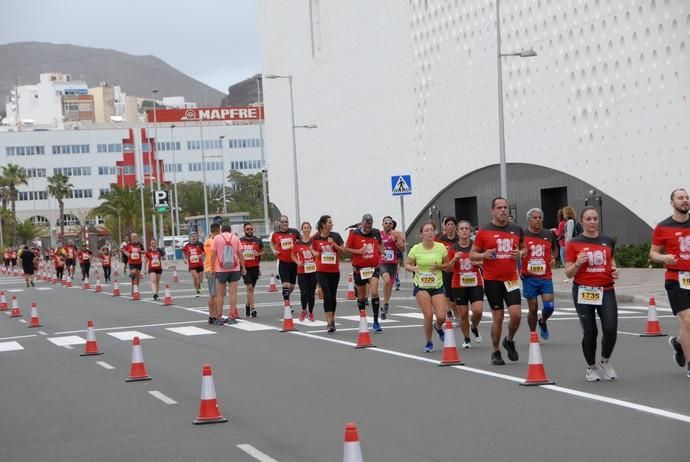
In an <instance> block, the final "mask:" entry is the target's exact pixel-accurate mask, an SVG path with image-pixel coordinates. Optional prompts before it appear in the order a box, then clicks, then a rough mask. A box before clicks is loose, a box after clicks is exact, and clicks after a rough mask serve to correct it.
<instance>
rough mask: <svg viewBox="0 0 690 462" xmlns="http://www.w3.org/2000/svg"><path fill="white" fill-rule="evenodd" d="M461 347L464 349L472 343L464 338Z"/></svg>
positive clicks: (470, 346)
mask: <svg viewBox="0 0 690 462" xmlns="http://www.w3.org/2000/svg"><path fill="white" fill-rule="evenodd" d="M462 348H464V349H469V348H472V343H471V342H470V341H469V340H465V341H464V342H462Z"/></svg>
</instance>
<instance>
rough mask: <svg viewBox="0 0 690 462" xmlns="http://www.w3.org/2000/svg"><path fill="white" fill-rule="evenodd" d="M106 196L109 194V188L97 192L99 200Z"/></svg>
mask: <svg viewBox="0 0 690 462" xmlns="http://www.w3.org/2000/svg"><path fill="white" fill-rule="evenodd" d="M108 194H110V188H101V189H100V190H99V191H98V197H99V198H101V199H102V198H103V196H106V195H108Z"/></svg>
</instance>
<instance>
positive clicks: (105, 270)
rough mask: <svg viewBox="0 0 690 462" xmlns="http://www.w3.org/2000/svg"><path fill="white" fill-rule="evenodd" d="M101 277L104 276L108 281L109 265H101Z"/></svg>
mask: <svg viewBox="0 0 690 462" xmlns="http://www.w3.org/2000/svg"><path fill="white" fill-rule="evenodd" d="M103 277H104V278H105V280H106V282H107V281H110V266H104V267H103Z"/></svg>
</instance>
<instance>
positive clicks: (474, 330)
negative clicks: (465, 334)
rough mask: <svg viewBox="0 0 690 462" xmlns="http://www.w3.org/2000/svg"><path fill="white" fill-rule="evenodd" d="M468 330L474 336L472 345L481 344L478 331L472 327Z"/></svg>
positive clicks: (480, 335) (480, 336)
mask: <svg viewBox="0 0 690 462" xmlns="http://www.w3.org/2000/svg"><path fill="white" fill-rule="evenodd" d="M470 330H471V331H472V335H474V343H482V334H480V333H479V329H477V328H476V327H472V328H471V329H470Z"/></svg>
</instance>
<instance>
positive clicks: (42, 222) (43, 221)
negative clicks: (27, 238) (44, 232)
mask: <svg viewBox="0 0 690 462" xmlns="http://www.w3.org/2000/svg"><path fill="white" fill-rule="evenodd" d="M29 221H30V222H31V223H32V224H33V225H34V226H50V221H48V219H47V218H46V217H44V216H41V215H34V216H33V217H31V218H29Z"/></svg>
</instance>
